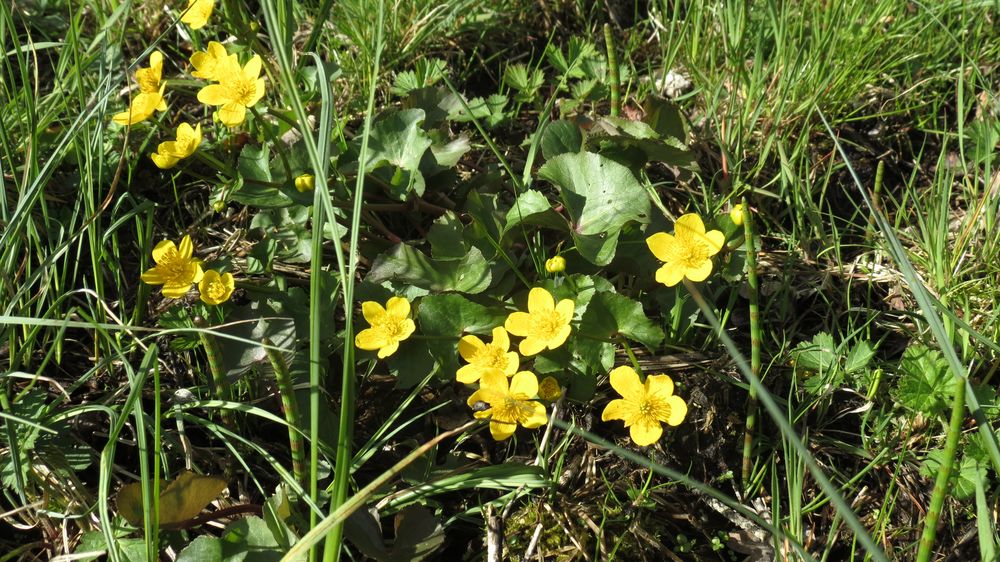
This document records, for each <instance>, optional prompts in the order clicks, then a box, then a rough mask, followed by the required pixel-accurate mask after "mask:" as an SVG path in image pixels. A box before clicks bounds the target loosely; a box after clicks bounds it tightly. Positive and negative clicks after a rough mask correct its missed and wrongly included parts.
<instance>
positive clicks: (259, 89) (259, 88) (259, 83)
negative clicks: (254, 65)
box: [247, 78, 267, 107]
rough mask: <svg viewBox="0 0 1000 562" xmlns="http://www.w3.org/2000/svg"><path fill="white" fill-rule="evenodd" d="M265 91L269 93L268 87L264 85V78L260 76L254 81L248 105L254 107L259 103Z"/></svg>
mask: <svg viewBox="0 0 1000 562" xmlns="http://www.w3.org/2000/svg"><path fill="white" fill-rule="evenodd" d="M265 93H267V89H266V87H265V85H264V79H263V78H258V79H257V80H256V82H254V87H253V95H252V96H250V99H249V100H247V107H253V106H255V105H257V102H259V101H260V99H261V98H263V97H264V94H265Z"/></svg>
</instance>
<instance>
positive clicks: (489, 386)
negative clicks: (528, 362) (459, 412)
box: [468, 371, 548, 441]
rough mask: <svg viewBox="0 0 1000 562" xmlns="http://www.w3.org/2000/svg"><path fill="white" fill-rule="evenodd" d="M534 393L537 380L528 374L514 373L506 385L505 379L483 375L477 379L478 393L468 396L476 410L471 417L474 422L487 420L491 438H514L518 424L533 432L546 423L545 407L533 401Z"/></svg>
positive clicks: (536, 390)
mask: <svg viewBox="0 0 1000 562" xmlns="http://www.w3.org/2000/svg"><path fill="white" fill-rule="evenodd" d="M536 394H538V379H537V378H535V374H534V373H532V372H530V371H521V372H519V373H517V374H515V375H514V378H512V379H511V380H510V385H509V386H508V383H507V377H506V376H504V375H502V374H499V373H486V374H485V375H483V378H482V379H481V380H480V386H479V390H477V391H475V392H473V393H472V396H470V397H469V400H468V404H469V407H471V408H473V409H474V410H476V411H475V412H474V413H473V414H472V415H473V416H475V417H476V419H487V418H488V419H489V420H490V434H491V435H493V439H496V440H497V441H503V440H504V439H507V438H508V437H510V436H511V435H514V432H515V431H516V430H517V426H518V425H523V426H524V427H526V428H528V429H532V428H535V427H541V426H543V425H545V423H546V422H547V421H548V418H547V417H546V415H545V406H543V405H542V404H541V403H540V402H537V401H535V400H532V398H534V397H535V395H536ZM480 403H482V404H480ZM483 405H485V406H486V408H485V409H483Z"/></svg>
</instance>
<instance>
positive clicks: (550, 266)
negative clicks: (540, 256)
mask: <svg viewBox="0 0 1000 562" xmlns="http://www.w3.org/2000/svg"><path fill="white" fill-rule="evenodd" d="M545 271H548V272H549V273H560V272H563V271H566V258H564V257H562V256H556V257H554V258H552V259H549V260H545Z"/></svg>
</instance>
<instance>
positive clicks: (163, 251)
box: [153, 240, 177, 263]
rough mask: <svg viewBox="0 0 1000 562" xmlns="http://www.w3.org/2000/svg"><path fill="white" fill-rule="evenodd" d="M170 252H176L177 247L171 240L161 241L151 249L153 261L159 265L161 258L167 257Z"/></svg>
mask: <svg viewBox="0 0 1000 562" xmlns="http://www.w3.org/2000/svg"><path fill="white" fill-rule="evenodd" d="M171 250H173V251H176V250H177V246H175V245H174V243H173V241H172V240H163V241H162V242H160V243H159V244H157V245H156V247H155V248H153V261H154V262H156V263H160V262H162V261H163V256H165V255H167V253H169V252H170V251H171Z"/></svg>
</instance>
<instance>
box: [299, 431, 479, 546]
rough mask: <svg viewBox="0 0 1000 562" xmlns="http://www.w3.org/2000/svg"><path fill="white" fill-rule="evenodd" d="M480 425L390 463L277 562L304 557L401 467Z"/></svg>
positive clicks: (450, 434)
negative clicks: (392, 463) (390, 464)
mask: <svg viewBox="0 0 1000 562" xmlns="http://www.w3.org/2000/svg"><path fill="white" fill-rule="evenodd" d="M480 423H482V422H481V421H480V420H472V421H470V422H469V423H467V424H465V425H463V426H461V427H457V428H455V429H452V430H450V431H446V432H444V433H442V434H441V435H438V436H437V437H435V438H434V439H431V440H430V441H428V442H427V443H424V444H423V445H421V446H419V447H417V448H416V449H414V450H413V451H412V452H410V454H408V455H406V456H405V457H403V458H402V459H401V460H400V461H399V462H397V463H396V464H394V465H393V466H392V468H390V469H389V470H387V471H385V472H383V473H382V474H380V475H379V476H378V478H376V479H374V480H372V481H371V483H369V484H368V485H367V486H365V487H364V488H362V489H360V490H358V493H356V494H354V495H353V496H351V497H350V498H349V499H348V500H347V501H345V502H344V503H342V504H340V507H338V508H337V509H335V510H334V511H333V513H331V514H330V515H327V516H326V517H325V518H324V519H323V520H322V521H320V522H319V523H317V524H316V526H315V527H313V528H312V529H311V530H310V531H309V532H308V533H306V534H305V535H304V536H303V537H302V538H301V539H299V541H298V542H297V543H295V545H294V546H293V547H292V548H291V549H290V550H289V551H288V553H287V554H285V556H284V557H283V558H282V559H281V562H290V561H292V560H298V559H299V558H301V557H302V556H305V554H306V553H307V552H309V549H311V548H312V547H313V546H314V545H315V544H317V543H318V542H320V541H321V540H323V538H324V537H325V536H326V534H327V533H329V532H330V529H332V528H333V527H334V526H335V525H337V524H338V523H342V522H343V521H344V520H345V519H347V517H348V516H349V515H350V514H352V513H354V512H355V511H357V510H358V509H359V508H361V507H362V506H364V505H365V502H366V501H367V500H368V498H370V497H371V496H372V495H373V494H374V493H375V491H376V490H378V489H379V488H381V487H382V486H384V485H386V484H387V483H388V482H389V480H391V479H392V478H393V477H394V476H396V475H397V474H399V473H400V472H402V471H403V469H404V468H406V467H407V466H409V465H410V463H412V462H413V461H415V460H417V459H418V458H420V457H421V456H423V455H425V454H427V451H430V450H431V449H432V448H434V447H435V446H437V444H438V443H440V442H442V441H444V440H445V439H448V438H449V437H453V436H455V435H458V434H460V433H462V432H464V431H466V430H468V429H469V428H471V427H474V426H476V425H478V424H480Z"/></svg>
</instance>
